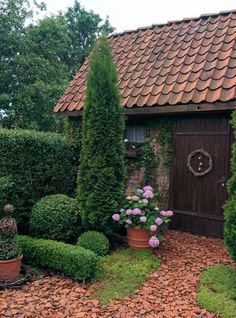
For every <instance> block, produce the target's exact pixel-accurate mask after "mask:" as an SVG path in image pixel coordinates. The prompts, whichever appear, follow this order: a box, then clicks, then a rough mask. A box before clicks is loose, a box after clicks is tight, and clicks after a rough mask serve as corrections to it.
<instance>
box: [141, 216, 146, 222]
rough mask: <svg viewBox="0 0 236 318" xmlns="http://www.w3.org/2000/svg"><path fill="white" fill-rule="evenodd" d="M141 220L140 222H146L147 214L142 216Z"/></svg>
mask: <svg viewBox="0 0 236 318" xmlns="http://www.w3.org/2000/svg"><path fill="white" fill-rule="evenodd" d="M139 220H140V222H146V221H147V218H146V216H140V218H139Z"/></svg>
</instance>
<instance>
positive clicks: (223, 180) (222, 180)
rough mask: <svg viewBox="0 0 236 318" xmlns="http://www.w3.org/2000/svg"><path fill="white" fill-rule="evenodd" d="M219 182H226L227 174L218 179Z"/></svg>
mask: <svg viewBox="0 0 236 318" xmlns="http://www.w3.org/2000/svg"><path fill="white" fill-rule="evenodd" d="M217 182H218V183H221V182H225V176H223V177H222V178H221V179H220V180H218V181H217Z"/></svg>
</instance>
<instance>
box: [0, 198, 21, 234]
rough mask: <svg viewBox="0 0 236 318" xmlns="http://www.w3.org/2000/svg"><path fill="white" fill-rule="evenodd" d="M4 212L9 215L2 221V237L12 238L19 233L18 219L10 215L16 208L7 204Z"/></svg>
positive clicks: (0, 227) (0, 225)
mask: <svg viewBox="0 0 236 318" xmlns="http://www.w3.org/2000/svg"><path fill="white" fill-rule="evenodd" d="M3 210H4V211H5V212H6V213H7V216H5V217H3V218H2V219H0V235H1V236H5V237H6V236H12V235H16V234H17V233H18V231H17V223H16V219H15V218H14V217H12V216H11V215H10V213H12V212H13V211H14V207H13V205H11V204H6V205H5V206H4V208H3Z"/></svg>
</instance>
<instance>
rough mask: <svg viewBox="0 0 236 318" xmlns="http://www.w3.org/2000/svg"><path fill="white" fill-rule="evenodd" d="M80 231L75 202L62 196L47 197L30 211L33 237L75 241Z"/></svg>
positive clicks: (79, 220)
mask: <svg viewBox="0 0 236 318" xmlns="http://www.w3.org/2000/svg"><path fill="white" fill-rule="evenodd" d="M81 230H82V227H81V219H80V216H79V211H78V206H77V203H76V200H75V199H73V198H70V197H68V196H67V195H64V194H56V195H49V196H46V197H44V198H42V199H41V200H40V201H38V202H37V203H36V204H35V205H34V207H33V210H32V214H31V218H30V231H31V234H32V235H33V236H35V237H39V238H45V239H51V240H58V241H64V242H68V241H76V239H77V238H78V236H79V235H80V233H81Z"/></svg>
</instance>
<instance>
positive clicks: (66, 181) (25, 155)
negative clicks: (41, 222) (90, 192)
mask: <svg viewBox="0 0 236 318" xmlns="http://www.w3.org/2000/svg"><path fill="white" fill-rule="evenodd" d="M0 158H1V164H0V210H1V207H3V206H4V205H5V204H7V203H9V202H10V203H11V204H13V205H14V206H15V212H14V216H15V217H16V219H17V221H18V223H21V224H24V225H27V223H28V219H29V214H30V212H31V209H32V206H33V205H34V204H35V203H36V202H37V201H38V200H39V199H40V198H42V197H44V196H45V195H49V194H56V193H66V194H67V193H68V189H70V182H71V148H70V145H69V143H68V142H67V141H66V139H65V138H63V137H62V136H60V135H58V134H55V133H42V132H36V131H27V130H7V129H0Z"/></svg>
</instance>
